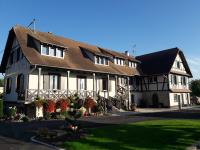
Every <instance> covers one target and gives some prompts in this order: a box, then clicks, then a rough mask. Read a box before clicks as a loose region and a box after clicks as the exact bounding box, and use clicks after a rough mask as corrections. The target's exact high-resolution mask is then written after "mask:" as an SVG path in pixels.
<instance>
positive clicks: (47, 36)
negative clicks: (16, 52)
mask: <svg viewBox="0 0 200 150" xmlns="http://www.w3.org/2000/svg"><path fill="white" fill-rule="evenodd" d="M15 35H16V37H17V40H18V42H19V44H20V46H21V49H22V52H23V54H24V56H25V57H26V59H27V60H28V61H29V62H30V64H32V65H39V66H48V67H56V68H64V69H71V70H83V71H91V72H102V73H111V74H120V75H129V76H133V75H138V74H139V72H138V70H137V69H134V68H130V67H128V66H119V65H115V64H113V63H112V62H111V61H110V62H109V66H103V65H96V64H94V62H92V61H91V60H90V59H89V58H88V57H84V54H83V51H82V50H81V49H80V47H82V48H85V49H88V50H90V51H92V52H93V53H96V54H102V55H106V54H104V53H102V51H101V50H100V49H99V48H98V47H97V46H93V45H89V44H86V43H82V42H78V41H74V40H71V39H68V38H64V37H60V36H56V35H54V34H51V33H47V32H39V31H35V33H33V31H31V30H30V29H27V28H25V27H22V26H15V27H13V28H12V29H11V30H10V32H9V36H8V40H7V44H6V48H5V51H4V55H3V58H2V62H1V72H5V67H6V64H7V61H8V56H9V52H10V49H11V45H12V43H11V42H12V40H13V38H14V36H15ZM29 38H31V39H35V40H37V41H39V42H41V43H47V44H52V45H55V46H59V47H63V48H66V53H65V57H64V59H61V58H56V57H49V56H43V55H41V54H40V53H39V52H38V51H37V49H36V48H34V47H31V46H28V45H29V42H30V41H29V40H30V39H29ZM116 54H120V53H118V52H116ZM127 58H129V57H127ZM133 59H134V60H135V58H133ZM135 61H137V60H135Z"/></svg>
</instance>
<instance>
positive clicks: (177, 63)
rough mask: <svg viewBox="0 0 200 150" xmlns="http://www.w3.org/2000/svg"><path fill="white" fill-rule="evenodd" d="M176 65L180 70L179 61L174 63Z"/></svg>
mask: <svg viewBox="0 0 200 150" xmlns="http://www.w3.org/2000/svg"><path fill="white" fill-rule="evenodd" d="M176 65H177V68H179V69H180V62H179V61H177V62H176Z"/></svg>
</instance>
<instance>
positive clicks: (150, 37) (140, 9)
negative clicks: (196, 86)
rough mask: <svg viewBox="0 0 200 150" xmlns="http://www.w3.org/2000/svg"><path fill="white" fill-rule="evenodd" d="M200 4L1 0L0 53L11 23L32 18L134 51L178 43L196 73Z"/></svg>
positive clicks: (191, 0) (45, 27)
mask: <svg viewBox="0 0 200 150" xmlns="http://www.w3.org/2000/svg"><path fill="white" fill-rule="evenodd" d="M199 6H200V1H198V0H71V1H70V0H20V1H11V0H1V1H0V10H1V13H0V20H1V21H0V43H1V44H0V50H1V55H2V52H3V50H4V48H5V43H6V40H7V36H8V31H9V30H10V29H11V27H12V26H14V25H16V24H20V25H23V26H28V24H29V23H30V22H31V20H32V19H33V18H36V20H37V22H36V29H38V30H41V31H50V32H53V33H54V34H57V35H62V36H65V37H68V38H72V39H75V40H78V41H83V42H87V43H90V44H95V45H99V46H102V47H105V48H110V49H114V50H118V51H125V50H129V51H130V52H132V50H133V47H134V45H136V47H135V48H134V49H135V52H134V54H133V55H141V54H145V53H149V52H153V51H158V50H163V49H167V48H172V47H179V48H180V49H182V50H183V51H184V53H185V56H186V58H187V59H188V63H189V65H190V67H191V70H192V73H193V75H194V77H195V78H199V77H200V65H199V64H200V9H199ZM1 55H0V56H1Z"/></svg>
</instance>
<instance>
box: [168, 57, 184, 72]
mask: <svg viewBox="0 0 200 150" xmlns="http://www.w3.org/2000/svg"><path fill="white" fill-rule="evenodd" d="M171 71H178V72H182V73H186V70H185V67H184V65H183V61H182V60H181V57H180V55H179V54H177V56H176V59H175V61H174V63H173V66H172V68H171Z"/></svg>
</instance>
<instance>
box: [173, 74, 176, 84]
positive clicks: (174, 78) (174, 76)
mask: <svg viewBox="0 0 200 150" xmlns="http://www.w3.org/2000/svg"><path fill="white" fill-rule="evenodd" d="M173 81H174V82H173V83H174V84H175V85H177V76H176V75H173Z"/></svg>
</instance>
